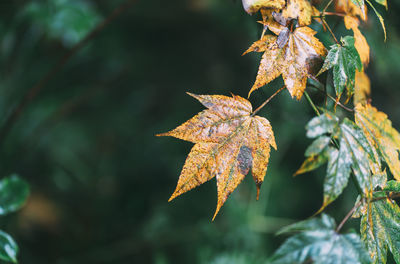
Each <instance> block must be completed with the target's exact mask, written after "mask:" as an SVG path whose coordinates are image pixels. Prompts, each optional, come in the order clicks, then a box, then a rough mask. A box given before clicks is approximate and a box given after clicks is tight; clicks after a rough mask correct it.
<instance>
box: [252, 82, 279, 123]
mask: <svg viewBox="0 0 400 264" xmlns="http://www.w3.org/2000/svg"><path fill="white" fill-rule="evenodd" d="M285 87H286V86H285V85H284V86H282V87H281V88H279V90H277V91H276V92H275V93H274V94H273V95H271V96H270V97H269V98H268V99H267V100H265V102H264V103H262V104H261V105H260V106H259V107H258V108H257V109H256V110H254V111H253V113H252V114H251V116H254V115H255V114H257V113H258V111H260V110H261V109H262V108H263V107H264V106H265V105H266V104H268V103H269V101H271V100H272V98H274V97H275V96H276V95H277V94H278V93H280V92H281V91H282V90H283V89H285Z"/></svg>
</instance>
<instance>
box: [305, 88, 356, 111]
mask: <svg viewBox="0 0 400 264" xmlns="http://www.w3.org/2000/svg"><path fill="white" fill-rule="evenodd" d="M311 86H312V87H313V88H315V89H317V90H318V91H319V92H321V93H323V94H324V95H326V96H327V97H329V99H331V100H332V101H334V102H335V103H336V104H337V105H338V106H340V107H341V108H343V109H344V110H346V111H348V112H354V109H351V108H348V107H347V106H345V105H343V104H342V103H341V102H339V101H337V100H336V99H335V97H333V96H332V95H330V94H328V93H327V92H326V91H324V90H322V89H321V88H319V87H316V86H314V85H311Z"/></svg>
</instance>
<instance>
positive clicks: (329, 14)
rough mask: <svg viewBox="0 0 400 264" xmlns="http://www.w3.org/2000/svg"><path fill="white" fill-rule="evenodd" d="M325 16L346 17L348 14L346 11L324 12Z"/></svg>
mask: <svg viewBox="0 0 400 264" xmlns="http://www.w3.org/2000/svg"><path fill="white" fill-rule="evenodd" d="M324 15H325V16H341V17H345V16H346V14H344V13H337V12H324Z"/></svg>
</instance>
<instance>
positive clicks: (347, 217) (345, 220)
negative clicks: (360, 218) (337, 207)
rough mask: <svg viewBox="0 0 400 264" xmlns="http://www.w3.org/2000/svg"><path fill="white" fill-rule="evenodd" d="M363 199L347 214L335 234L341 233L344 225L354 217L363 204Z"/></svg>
mask: <svg viewBox="0 0 400 264" xmlns="http://www.w3.org/2000/svg"><path fill="white" fill-rule="evenodd" d="M363 199H364V198H362V199H361V200H360V201H358V202H357V203H356V204H355V205H354V206H353V208H351V210H350V211H349V212H348V213H347V214H346V216H345V217H344V218H343V220H342V222H340V224H339V225H338V227H337V228H336V230H335V232H336V233H339V231H340V230H341V229H342V227H343V225H344V224H345V223H346V222H347V220H349V218H350V217H351V216H352V215H353V213H354V212H355V211H356V210H357V208H358V207H360V205H361V203H362V202H363Z"/></svg>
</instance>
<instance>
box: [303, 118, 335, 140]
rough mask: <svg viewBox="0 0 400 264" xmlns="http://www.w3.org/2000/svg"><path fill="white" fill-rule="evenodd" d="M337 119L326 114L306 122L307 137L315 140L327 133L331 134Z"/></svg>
mask: <svg viewBox="0 0 400 264" xmlns="http://www.w3.org/2000/svg"><path fill="white" fill-rule="evenodd" d="M338 122H339V118H337V116H335V115H334V114H332V113H329V112H326V113H324V114H322V115H320V116H317V117H314V118H313V119H311V120H310V122H308V124H307V126H306V129H307V137H309V138H315V137H318V136H321V135H323V134H327V133H329V134H330V133H333V131H334V129H335V128H336V127H337V125H338Z"/></svg>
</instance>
